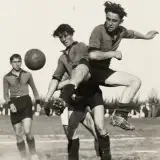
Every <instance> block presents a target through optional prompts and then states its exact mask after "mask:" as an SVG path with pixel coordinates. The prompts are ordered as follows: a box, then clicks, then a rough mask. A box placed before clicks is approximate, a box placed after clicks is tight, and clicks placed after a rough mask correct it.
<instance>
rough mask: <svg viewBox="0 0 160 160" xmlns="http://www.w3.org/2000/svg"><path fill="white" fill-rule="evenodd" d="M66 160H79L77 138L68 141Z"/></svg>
mask: <svg viewBox="0 0 160 160" xmlns="http://www.w3.org/2000/svg"><path fill="white" fill-rule="evenodd" d="M68 160H79V138H77V139H73V140H71V139H69V142H68Z"/></svg>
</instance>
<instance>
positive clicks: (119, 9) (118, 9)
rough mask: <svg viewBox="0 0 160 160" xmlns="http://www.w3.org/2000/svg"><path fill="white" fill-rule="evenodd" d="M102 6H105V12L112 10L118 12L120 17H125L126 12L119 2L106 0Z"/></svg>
mask: <svg viewBox="0 0 160 160" xmlns="http://www.w3.org/2000/svg"><path fill="white" fill-rule="evenodd" d="M104 6H105V13H106V14H107V13H108V12H113V13H116V14H118V15H119V17H120V18H121V19H123V18H124V17H127V13H126V12H125V9H124V8H122V6H121V5H120V4H117V3H112V2H110V1H106V2H105V3H104Z"/></svg>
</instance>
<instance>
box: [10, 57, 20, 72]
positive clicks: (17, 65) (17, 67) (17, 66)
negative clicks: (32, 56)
mask: <svg viewBox="0 0 160 160" xmlns="http://www.w3.org/2000/svg"><path fill="white" fill-rule="evenodd" d="M21 64H22V61H21V59H19V58H14V59H13V60H12V62H11V65H12V68H13V69H14V70H15V71H19V70H20V69H21Z"/></svg>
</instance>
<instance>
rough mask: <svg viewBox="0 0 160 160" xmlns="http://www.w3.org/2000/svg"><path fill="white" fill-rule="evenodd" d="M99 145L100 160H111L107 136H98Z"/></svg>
mask: <svg viewBox="0 0 160 160" xmlns="http://www.w3.org/2000/svg"><path fill="white" fill-rule="evenodd" d="M98 139H99V145H100V153H101V155H100V156H101V160H111V151H110V138H109V134H108V133H107V134H105V135H99V136H98Z"/></svg>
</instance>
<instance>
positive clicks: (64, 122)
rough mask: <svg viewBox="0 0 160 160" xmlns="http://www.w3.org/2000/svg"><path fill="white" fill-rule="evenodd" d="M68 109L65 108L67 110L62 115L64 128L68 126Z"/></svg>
mask: <svg viewBox="0 0 160 160" xmlns="http://www.w3.org/2000/svg"><path fill="white" fill-rule="evenodd" d="M68 119H69V116H68V107H66V108H65V110H64V111H63V113H62V114H61V123H62V125H64V126H68Z"/></svg>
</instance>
